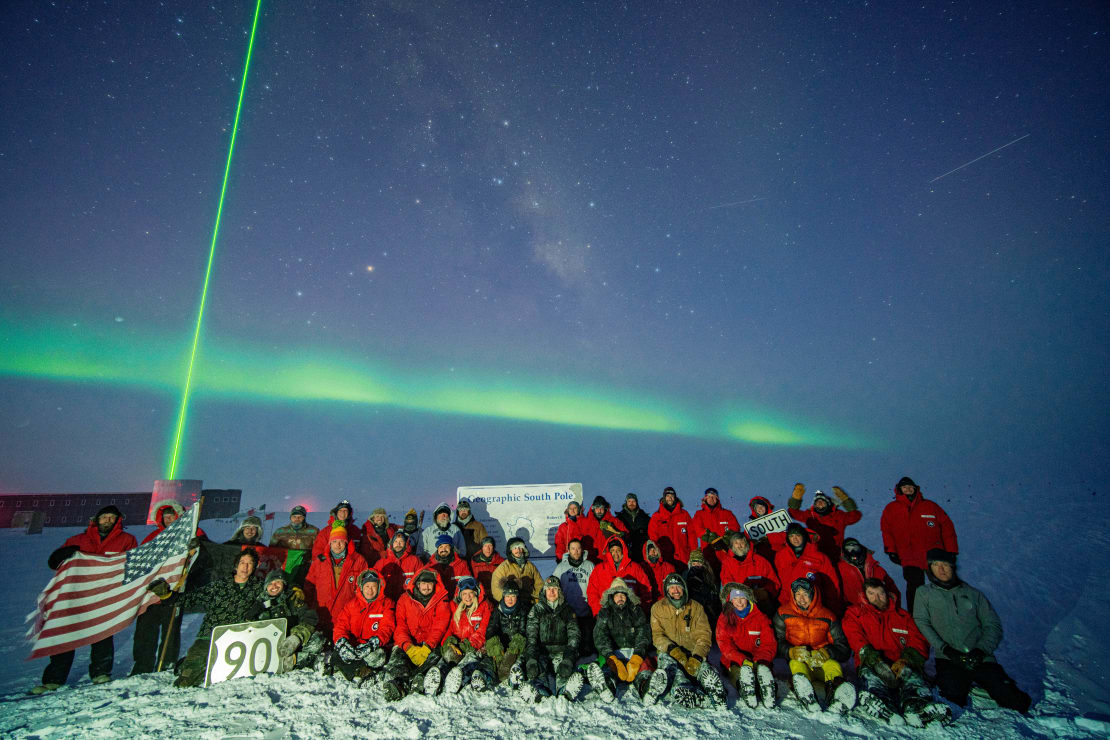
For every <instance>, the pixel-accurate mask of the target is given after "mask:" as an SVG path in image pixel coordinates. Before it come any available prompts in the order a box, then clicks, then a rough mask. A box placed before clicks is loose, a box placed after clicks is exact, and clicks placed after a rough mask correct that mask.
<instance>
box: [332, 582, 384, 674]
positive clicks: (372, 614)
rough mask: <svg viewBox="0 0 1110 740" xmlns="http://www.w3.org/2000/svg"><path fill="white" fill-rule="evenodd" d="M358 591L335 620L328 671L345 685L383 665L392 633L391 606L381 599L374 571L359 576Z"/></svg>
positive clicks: (381, 590)
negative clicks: (333, 649)
mask: <svg viewBox="0 0 1110 740" xmlns="http://www.w3.org/2000/svg"><path fill="white" fill-rule="evenodd" d="M357 585H358V591H357V592H355V598H353V599H351V600H350V601H348V602H347V604H346V606H344V607H343V611H341V612H339V616H337V617H336V619H335V626H334V627H333V629H332V639H333V640H334V641H335V651H334V652H333V653H332V667H333V668H335V670H337V671H339V672H340V673H342V674H343V675H344V676H346V678H347V680H348V681H353V680H355V679H356V678H358V679H361V680H365V679H366V678H368V677H369V676H370V675H371V674H372V673H373V672H374V671H376V670H378V669H380V668H381V667H382V666H384V665H385V661H386V658H387V657H388V656H387V654H386V648H387V647H389V642H390V640H391V639H392V638H393V632H394V629H395V620H396V615H395V605H394V604H393V599H391V598H389V597H388V596H386V595H385V589H384V588H383V587H382V586H383V582H382V577H381V575H380V574H379V573H378V571H376V570H374V569H372V568H367V569H366V570H364V571H362V573H359V575H358V580H357Z"/></svg>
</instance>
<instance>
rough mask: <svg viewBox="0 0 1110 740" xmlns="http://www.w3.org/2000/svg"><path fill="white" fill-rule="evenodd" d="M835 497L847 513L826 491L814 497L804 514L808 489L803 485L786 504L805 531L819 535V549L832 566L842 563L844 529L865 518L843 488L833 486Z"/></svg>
mask: <svg viewBox="0 0 1110 740" xmlns="http://www.w3.org/2000/svg"><path fill="white" fill-rule="evenodd" d="M832 490H833V495H835V496H836V497H837V498H838V499H840V504H841V506H843V507H844V511H840V510H839V509H837V508H836V504H834V503H833V500H832V499H831V498H829V496H828V495H827V494H826V493H825V492H824V491H815V492H814V493H813V505H812V506H810V507H809V508H808V509H806V510H805V511H803V510H802V496H804V495H805V492H806V487H805V486H804V485H802V484H801V483H795V484H794V491H793V493H791V494H790V500H789V501H787V503H786V511H787V513H788V514H790V518H791V519H794V520H795V521H798V522H801V523H802V524H804V525H806V528H807V529H809V530H810V531H811V532H813V533H815V534H816V535H817V549H818V550H820V551H821V552H823V553H824V554H825V557H827V558H828V559H829V562H830V563H835V562H836V561H837V560H840V546H841V545H842V544H843V543H844V529H845V528H846V527H848V526H849V525H852V524H855V523H856V522H858V521H859V520H860V519H862V518H863V514H861V513H860V512H859V509H857V508H856V502H855V501H853V500H852V498H851V497H850V496H849V495H848V494H847V493H845V492H844V489H843V488H841V487H840V486H833V489H832Z"/></svg>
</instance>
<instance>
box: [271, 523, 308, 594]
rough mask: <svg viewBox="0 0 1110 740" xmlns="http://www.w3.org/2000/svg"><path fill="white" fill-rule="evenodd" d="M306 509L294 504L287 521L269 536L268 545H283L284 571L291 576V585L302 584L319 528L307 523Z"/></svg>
mask: <svg viewBox="0 0 1110 740" xmlns="http://www.w3.org/2000/svg"><path fill="white" fill-rule="evenodd" d="M307 517H308V509H306V508H305V507H303V506H294V507H293V510H292V511H290V512H289V523H288V524H286V525H285V526H283V527H278V528H277V529H276V530H274V533H273V535H272V536H271V537H270V547H284V548H285V549H286V550H287V553H286V556H285V568H286V571H287V572H288V573H289V574H290V575H291V576H292V577H293V581H292V584H291V585H294V586H302V585H303V584H304V579H305V576H306V575H307V574H308V567H309V565H311V561H312V546H313V544H314V543H315V542H316V537H317V536H319V534H320V530H319V529H317V528H316V527H314V526H312V525H311V524H309V523H308V522H307V521H306V519H307Z"/></svg>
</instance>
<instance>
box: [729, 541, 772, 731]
mask: <svg viewBox="0 0 1110 740" xmlns="http://www.w3.org/2000/svg"><path fill="white" fill-rule="evenodd" d="M753 554H754V553H753ZM720 598H721V618H720V619H718V620H717V629H716V631H715V634H716V637H717V646H718V647H719V648H720V650H721V668H722V669H723V670H724V671H725V673H726V674H727V675H728V677H729V680H730V681H731V682H732V684H733V686H735V687H736V692H737V694H738V695H739V696H740V700H741V701H743V702H744V703H745V704H747V705H748V707H749V708H751V709H755V708H756V707H757V706H758V705H759V703H760V700H761V699H762V703H763V706H764V708H766V709H770V708H771V707H773V706H775V677H774V676H773V675H772V674H771V664H772V663H773V662H774V660H775V653H776V652H778V640H777V639H776V638H775V631H774V629H773V628H772V627H771V621H770V620H769V619H767V615H766V614H764V613H763V612H762V611H760V610H759V609H757V608H756V606H755V592H753V591H752V589H751V588H750V587H749V586H747V585H746V584H744V583H743V582H726V583H725V585H724V586H723V587H722V588H721V594H720Z"/></svg>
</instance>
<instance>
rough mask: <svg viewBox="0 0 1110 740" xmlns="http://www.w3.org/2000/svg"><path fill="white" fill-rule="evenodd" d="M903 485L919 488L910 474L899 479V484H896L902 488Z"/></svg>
mask: <svg viewBox="0 0 1110 740" xmlns="http://www.w3.org/2000/svg"><path fill="white" fill-rule="evenodd" d="M902 486H913V487H914V488H917V484H916V483H914V482H913V478H911V477H909V476H908V475H904V476H902V480H900V481H898V485H897V486H895V488H901V487H902Z"/></svg>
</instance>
